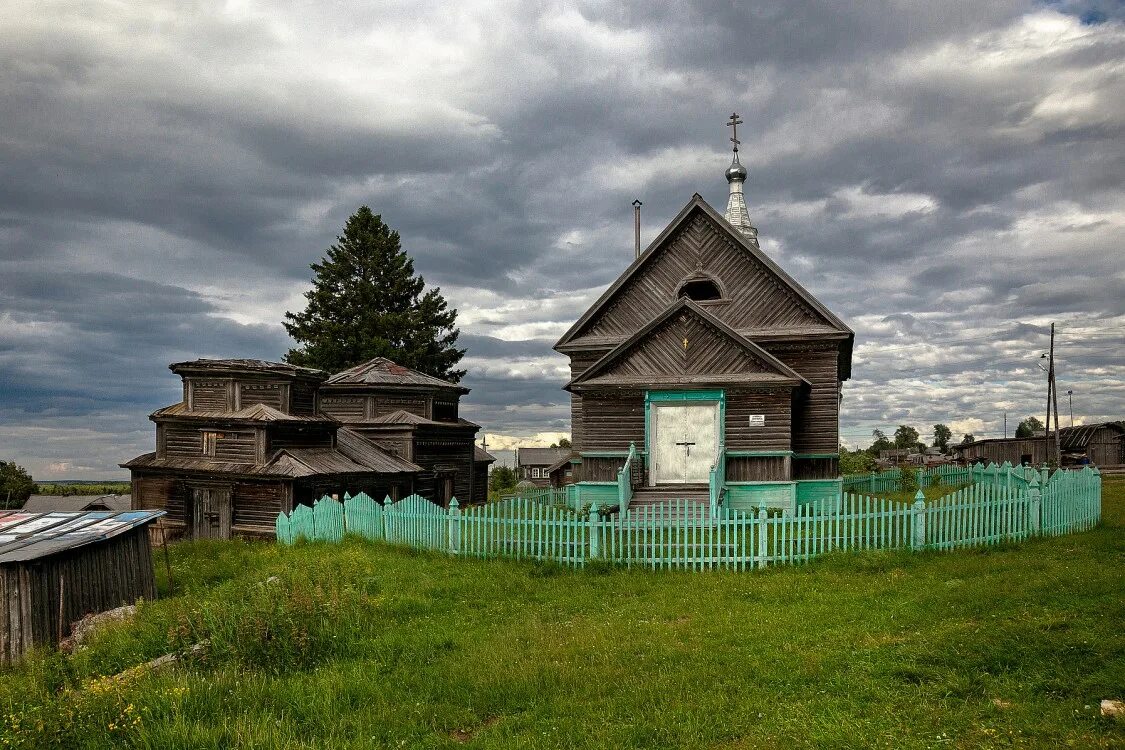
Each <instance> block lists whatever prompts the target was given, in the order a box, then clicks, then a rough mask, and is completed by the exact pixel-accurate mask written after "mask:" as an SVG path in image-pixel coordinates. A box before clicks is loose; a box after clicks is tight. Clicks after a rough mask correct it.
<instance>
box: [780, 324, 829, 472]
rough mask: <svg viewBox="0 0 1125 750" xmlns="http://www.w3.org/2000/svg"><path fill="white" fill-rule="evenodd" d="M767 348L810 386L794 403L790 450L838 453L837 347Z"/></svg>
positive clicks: (798, 346)
mask: <svg viewBox="0 0 1125 750" xmlns="http://www.w3.org/2000/svg"><path fill="white" fill-rule="evenodd" d="M766 348H767V349H768V350H769V351H770V353H771V354H773V355H774V356H776V357H777V358H778V359H780V360H781V361H782V362H784V363H785V364H787V365H789V366H790V367H792V368H793V369H794V370H796V371H797V372H799V373H801V375H802V376H803V377H804V378H805V379H806V380H808V381H809V383H811V385H812V387H811V388H809V389H807V390H801V391H798V393H797V397H796V399H795V400H794V404H793V445H792V447H793V450H794V451H795V452H797V453H837V452H839V450H840V378H839V357H840V353H839V345H838V344H836V343H805V344H793V343H773V344H767V345H766Z"/></svg>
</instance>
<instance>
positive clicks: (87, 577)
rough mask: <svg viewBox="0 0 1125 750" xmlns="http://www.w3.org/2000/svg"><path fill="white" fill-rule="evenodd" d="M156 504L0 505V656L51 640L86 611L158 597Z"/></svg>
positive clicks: (17, 654)
mask: <svg viewBox="0 0 1125 750" xmlns="http://www.w3.org/2000/svg"><path fill="white" fill-rule="evenodd" d="M161 515H162V514H161V512H160V511H125V512H120V513H114V512H110V511H93V512H53V513H27V512H24V511H3V512H0V602H3V606H4V607H5V611H4V613H3V615H2V616H0V663H4V664H8V663H11V662H13V661H17V660H19V659H20V658H21V657H22V656H23V655H24V654H25V653H27V651H29V650H30V649H31V648H33V647H36V646H53V645H56V644H58V643H59V641H61V640H62V639H64V638H66V637H68V636H69V635H70V633H71V626H72V625H73V624H74V623H75V622H77V621H78V620H80V619H82V618H83V617H84V616H85V615H88V614H96V613H98V612H104V611H106V610H109V609H113V608H115V607H119V606H121V605H123V604H132V603H134V602H135V601H137V600H138V599H141V598H144V599H150V600H151V599H154V598H156V582H155V579H154V577H153V567H152V552H151V549H150V543H149V533H148V525H149V524H150V523H152V522H153V521H155V520H156V519H157V518H158V517H159V516H161Z"/></svg>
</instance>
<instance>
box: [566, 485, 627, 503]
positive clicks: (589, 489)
mask: <svg viewBox="0 0 1125 750" xmlns="http://www.w3.org/2000/svg"><path fill="white" fill-rule="evenodd" d="M567 502H568V503H569V504H570V507H572V508H581V507H583V506H586V505H592V504H594V503H597V504H598V507H599V508H605V507H606V506H608V505H617V482H577V483H575V484H572V485H570V487H569V488H568V489H567Z"/></svg>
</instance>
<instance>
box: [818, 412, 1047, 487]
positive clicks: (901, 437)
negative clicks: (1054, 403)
mask: <svg viewBox="0 0 1125 750" xmlns="http://www.w3.org/2000/svg"><path fill="white" fill-rule="evenodd" d="M1042 429H1043V423H1042V422H1041V421H1039V419H1037V418H1036V417H1028V418H1027V419H1024V420H1023V421H1022V422H1020V423H1019V425H1017V426H1016V437H1018V438H1029V437H1032V436H1034V435H1035V433H1036V432H1037V431H1042ZM871 437H872V438H873V439H874V440H873V442H872V443H871V445H869V446H867V447H866V448H858V449H856V450H854V451H850V450H848V449H847V448H845V447H844V446H840V473H842V474H860V473H863V472H867V471H874V470H875V468H876V461H877V460H878V459H879V453H880V452H881V451H888V450H896V449H897V450H908V451H910V452H911V453H921V452H923V451H925V450H926V447H927V446H926V444H925V443H924V442H922V440H921V439H920V438H921V435H920V434H919V432H918V430H917V429H915V428H914V427H911V426H910V425H905V424H900V425H899V426H898V428H897V429H895V431H894V435H893V436H892V437H887V434H886V433H885V432H883V431H882V430H878V429H876V430H872V431H871ZM932 437H933V442H932V443H931V445H933V446H934V447H935V448H940V449H941V452H942V453H947V452H949V449H950V447H951V441H952V440H953V431H952V430H951V429H949V427H948V425H945V424H941V423H938V424H935V425H934V426H933V432H932ZM975 441H976V436H975V435H973V433H971V432H967V433H965V434H964V435H962V437H961V442H960V443H958V445H968V444H969V443H973V442H975Z"/></svg>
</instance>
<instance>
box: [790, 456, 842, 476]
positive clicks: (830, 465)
mask: <svg viewBox="0 0 1125 750" xmlns="http://www.w3.org/2000/svg"><path fill="white" fill-rule="evenodd" d="M839 476H840V459H839V458H837V457H832V458H827V457H816V458H812V457H805V456H794V457H793V478H794V479H836V478H837V477H839Z"/></svg>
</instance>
